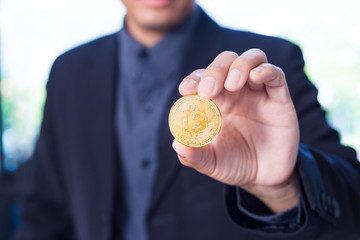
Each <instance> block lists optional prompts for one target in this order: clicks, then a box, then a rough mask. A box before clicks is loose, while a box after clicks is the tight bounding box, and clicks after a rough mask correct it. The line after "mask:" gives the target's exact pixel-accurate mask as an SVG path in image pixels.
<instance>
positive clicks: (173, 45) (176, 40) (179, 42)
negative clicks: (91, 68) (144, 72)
mask: <svg viewBox="0 0 360 240" xmlns="http://www.w3.org/2000/svg"><path fill="white" fill-rule="evenodd" d="M199 16H200V8H199V7H198V6H197V5H196V4H195V6H194V9H193V11H192V13H191V15H190V16H189V17H188V18H187V19H186V20H185V21H184V22H183V23H182V24H181V25H179V26H178V27H176V28H175V29H173V30H172V31H170V32H169V33H168V34H167V35H166V36H165V37H164V38H163V39H162V40H161V41H160V42H158V43H157V44H156V45H155V46H153V47H151V48H146V47H144V46H142V45H141V44H140V43H139V42H138V41H136V40H135V39H134V38H133V37H132V36H131V35H130V33H129V32H128V30H127V29H126V27H123V28H122V29H121V30H120V32H119V41H120V62H123V63H124V61H126V64H125V65H127V66H131V68H132V69H134V68H135V69H136V66H139V62H140V61H141V55H142V54H144V52H146V53H147V55H148V56H147V57H148V58H149V63H150V64H151V65H152V66H151V67H152V68H153V69H154V70H155V71H156V72H158V73H159V75H160V76H159V77H160V78H161V79H164V80H166V79H167V78H168V77H169V75H172V74H173V73H174V72H176V71H178V67H179V66H180V64H181V62H182V59H183V54H184V52H185V51H184V48H186V45H187V44H188V43H189V40H190V37H191V35H192V33H193V31H194V29H195V27H196V25H197V22H198V19H199ZM124 26H125V25H124ZM179 56H180V57H179ZM169 59H171V61H169ZM122 66H123V67H124V65H122ZM139 67H141V66H139ZM125 69H126V68H125Z"/></svg>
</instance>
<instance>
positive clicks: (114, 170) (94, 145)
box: [82, 34, 120, 239]
mask: <svg viewBox="0 0 360 240" xmlns="http://www.w3.org/2000/svg"><path fill="white" fill-rule="evenodd" d="M97 44H98V45H97V48H94V50H93V52H92V53H91V56H89V58H90V59H89V61H91V65H92V66H93V67H92V68H90V69H89V68H88V69H89V70H88V71H86V76H85V77H84V79H86V80H87V86H85V87H84V89H83V91H84V92H85V93H86V94H85V97H84V98H83V99H84V101H86V103H84V104H83V108H82V110H83V111H84V113H85V114H84V119H83V122H84V124H85V126H84V128H86V134H85V135H84V136H82V137H83V138H84V139H83V142H84V143H86V145H85V149H84V151H85V153H84V154H85V155H86V156H87V158H86V159H87V162H86V163H85V164H86V166H84V168H86V169H91V170H89V176H88V183H89V184H90V183H91V185H92V188H94V190H92V192H96V194H94V195H93V196H91V197H89V198H88V201H92V203H91V204H89V206H92V207H94V208H95V209H96V211H95V210H94V212H97V214H100V215H98V216H97V217H100V219H98V220H96V221H95V219H94V221H95V222H96V223H97V224H99V222H98V221H99V220H101V226H99V227H100V229H101V233H98V234H100V235H101V238H99V239H109V237H110V232H111V229H110V226H111V224H110V222H111V221H112V219H113V217H114V216H113V214H114V211H113V210H114V206H115V204H119V203H118V202H117V203H115V199H117V198H116V195H115V193H116V192H115V191H116V190H117V189H116V187H117V186H118V182H119V181H118V179H117V175H118V174H119V172H120V171H119V170H118V169H119V168H118V166H119V165H118V164H117V151H116V142H115V139H116V138H115V131H114V126H115V125H114V105H115V89H116V87H115V85H116V79H117V72H116V69H117V62H118V61H117V50H116V49H117V45H118V44H117V38H116V35H115V34H114V35H111V36H109V37H106V38H104V39H100V40H98V43H97Z"/></svg>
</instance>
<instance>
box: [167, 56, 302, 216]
mask: <svg viewBox="0 0 360 240" xmlns="http://www.w3.org/2000/svg"><path fill="white" fill-rule="evenodd" d="M179 92H180V93H181V94H182V95H191V94H199V95H200V96H202V97H205V98H208V99H212V100H213V101H214V102H215V103H216V104H217V106H218V107H219V109H220V111H221V114H222V127H221V131H220V133H219V135H218V136H217V137H216V139H215V140H214V141H213V142H211V143H210V144H209V145H207V146H205V147H202V148H190V147H186V146H184V145H182V144H180V143H179V142H177V141H176V140H175V141H174V143H173V147H174V149H175V151H176V152H177V154H178V156H179V160H180V162H181V163H182V164H184V165H186V166H189V167H192V168H194V169H196V170H197V171H199V172H201V173H203V174H206V175H208V176H210V177H212V178H214V179H216V180H218V181H221V182H223V183H225V184H229V185H234V186H239V187H241V188H243V189H245V190H246V191H248V192H250V193H252V194H253V195H255V196H256V197H258V198H259V199H260V200H262V201H263V202H264V203H265V204H266V205H267V206H268V207H269V208H270V209H271V210H272V211H274V212H280V211H284V210H286V209H289V208H291V207H293V206H295V205H296V204H297V203H298V189H297V185H296V182H295V172H294V168H295V163H296V158H297V151H298V145H299V127H298V121H297V116H296V112H295V108H294V105H293V103H292V100H291V97H290V94H289V91H288V88H287V84H286V80H285V76H284V73H283V72H282V70H281V69H280V68H278V67H276V66H274V65H271V64H269V63H267V58H266V55H265V54H264V53H263V52H262V51H261V50H259V49H250V50H248V51H246V52H245V53H243V54H242V55H240V56H238V55H237V54H236V53H234V52H222V53H221V54H219V55H218V56H217V57H216V58H215V59H214V61H213V62H212V63H211V64H210V65H209V66H208V67H207V68H206V69H200V70H196V71H194V72H193V73H192V74H190V75H189V76H187V77H186V78H185V79H184V80H183V81H182V83H181V84H180V86H179Z"/></svg>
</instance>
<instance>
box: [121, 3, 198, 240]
mask: <svg viewBox="0 0 360 240" xmlns="http://www.w3.org/2000/svg"><path fill="white" fill-rule="evenodd" d="M198 15H199V10H198V9H197V8H195V11H193V13H192V14H191V16H190V17H189V19H188V20H187V21H185V22H184V23H183V24H182V25H181V26H179V27H178V28H176V29H175V30H174V31H172V32H171V33H169V34H168V35H167V36H166V37H165V38H164V39H163V40H162V41H160V42H159V43H158V44H156V45H155V46H154V47H151V48H145V47H143V46H142V45H141V44H140V43H138V42H137V41H136V40H135V39H133V38H132V36H130V34H129V33H128V31H127V29H126V28H123V29H122V30H121V31H120V33H119V41H120V48H119V59H120V61H119V64H120V65H119V78H120V79H119V84H118V89H117V93H118V94H117V106H116V124H117V126H116V131H117V137H118V140H119V141H118V143H119V145H118V149H119V151H120V152H119V154H120V158H121V167H122V170H123V176H124V179H123V180H124V184H123V186H124V188H125V191H124V193H125V204H126V210H127V213H126V217H125V219H126V220H125V226H124V234H123V237H124V239H125V240H135V239H136V240H145V239H147V229H146V215H147V211H148V205H149V201H150V195H151V192H152V185H153V183H154V178H155V173H156V170H157V165H158V162H157V159H158V143H159V140H158V136H159V134H158V133H159V131H160V128H163V127H167V126H159V123H160V122H162V121H161V119H160V118H161V117H162V116H164V115H165V116H166V115H167V114H164V113H163V112H162V111H164V109H165V104H166V103H167V101H168V99H169V98H170V94H171V93H172V92H173V90H174V88H176V87H177V84H178V82H179V81H178V80H179V78H180V75H179V73H180V66H181V63H182V60H183V53H184V51H183V49H185V48H186V47H187V46H186V45H187V44H188V43H189V40H190V36H191V33H192V31H193V29H194V27H195V26H196V23H197V21H198Z"/></svg>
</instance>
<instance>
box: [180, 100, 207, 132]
mask: <svg viewBox="0 0 360 240" xmlns="http://www.w3.org/2000/svg"><path fill="white" fill-rule="evenodd" d="M197 107H198V106H197V105H190V106H189V109H188V110H186V111H185V112H186V115H187V128H186V129H185V130H184V131H185V132H189V133H190V136H199V132H201V131H203V130H204V129H205V128H206V121H205V113H204V112H201V111H199V110H197Z"/></svg>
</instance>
